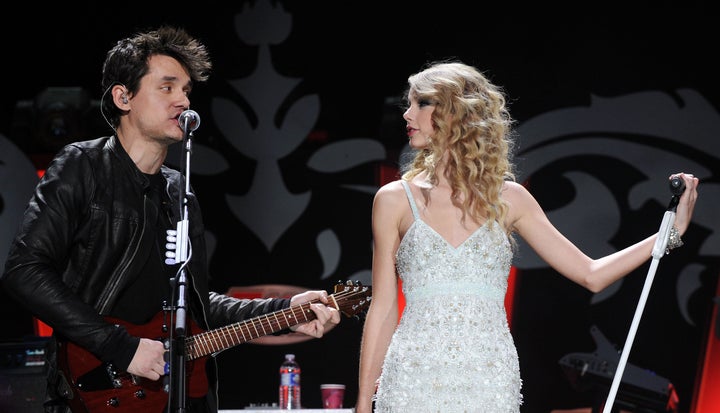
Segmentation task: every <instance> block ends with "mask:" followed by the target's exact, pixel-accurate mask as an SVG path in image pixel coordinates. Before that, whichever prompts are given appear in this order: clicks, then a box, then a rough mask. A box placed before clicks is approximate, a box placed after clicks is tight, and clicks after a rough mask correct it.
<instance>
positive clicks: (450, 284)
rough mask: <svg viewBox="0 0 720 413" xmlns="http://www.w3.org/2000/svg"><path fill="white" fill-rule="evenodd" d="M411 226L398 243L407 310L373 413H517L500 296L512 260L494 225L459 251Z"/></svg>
mask: <svg viewBox="0 0 720 413" xmlns="http://www.w3.org/2000/svg"><path fill="white" fill-rule="evenodd" d="M402 184H403V185H404V187H405V191H406V192H407V196H408V200H409V202H410V206H411V208H412V212H413V215H414V217H415V221H414V222H413V224H412V225H411V226H410V228H409V229H408V231H407V233H406V234H405V237H403V239H402V241H401V242H400V246H399V248H398V251H397V257H396V258H397V264H396V265H397V270H398V274H399V275H400V277H401V279H402V282H403V284H402V285H403V294H404V296H405V309H404V312H403V314H402V318H401V320H400V323H399V324H398V327H397V329H396V331H395V333H394V335H393V338H392V341H391V342H390V346H389V348H388V351H387V355H386V357H385V361H384V364H383V369H382V374H381V376H380V383H379V386H378V390H377V393H376V399H375V412H377V413H390V412H392V413H422V412H441V413H455V412H465V413H470V412H482V413H518V412H519V411H520V405H521V403H522V395H521V392H520V390H521V384H522V383H521V379H520V366H519V363H518V357H517V350H516V348H515V343H514V342H513V339H512V336H511V335H510V329H509V327H508V323H507V315H506V312H505V305H504V300H505V292H506V290H507V278H508V274H509V271H510V265H511V261H512V249H511V246H510V243H509V240H508V238H507V236H506V235H505V233H504V232H503V230H502V229H501V228H500V226H499V225H498V224H495V225H492V226H491V225H489V223H485V224H484V225H483V226H481V227H480V228H478V229H477V230H476V231H475V232H474V233H473V234H472V235H471V236H470V237H468V239H467V240H465V241H464V242H463V243H462V244H461V245H459V246H458V247H457V248H455V247H453V246H452V245H450V244H449V243H448V242H447V241H446V240H445V239H444V238H443V237H442V236H440V234H438V233H437V232H436V231H435V230H433V229H432V228H431V227H430V226H429V225H427V224H426V223H425V222H423V221H422V220H421V219H420V217H419V214H418V210H417V205H416V204H415V199H414V198H413V195H412V193H411V192H410V188H409V186H408V184H407V183H406V182H404V181H403V182H402Z"/></svg>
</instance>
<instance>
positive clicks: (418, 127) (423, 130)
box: [403, 95, 435, 149]
mask: <svg viewBox="0 0 720 413" xmlns="http://www.w3.org/2000/svg"><path fill="white" fill-rule="evenodd" d="M409 101H410V106H409V107H408V108H407V110H406V111H405V113H403V119H405V121H406V122H407V126H406V128H407V135H408V139H410V142H409V144H410V147H411V148H413V149H422V148H424V147H426V146H427V145H428V144H429V143H430V139H431V138H432V136H433V134H434V133H435V127H434V125H433V121H432V117H431V115H432V113H433V111H434V110H435V105H434V104H433V103H432V102H430V101H427V100H422V99H421V100H420V101H418V100H417V99H416V98H415V97H413V96H412V95H410V96H409Z"/></svg>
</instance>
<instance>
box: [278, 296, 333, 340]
mask: <svg viewBox="0 0 720 413" xmlns="http://www.w3.org/2000/svg"><path fill="white" fill-rule="evenodd" d="M316 299H319V300H320V302H322V304H320V303H314V304H310V309H311V310H312V311H313V312H314V313H315V315H316V316H317V318H316V319H315V320H311V321H308V322H306V323H302V324H297V325H294V326H292V327H290V330H291V331H295V332H298V333H303V334H305V335H308V336H312V337H315V338H320V337H322V336H323V334H325V333H327V332H328V331H330V330H332V329H333V328H334V327H335V326H336V325H338V323H340V312H339V311H338V310H337V308H335V307H331V306H328V305H327V304H328V302H329V301H328V293H327V291H322V290H319V291H306V292H304V293H300V294H296V295H294V296H293V297H292V298H290V306H294V305H299V304H303V303H306V302H308V301H312V300H316Z"/></svg>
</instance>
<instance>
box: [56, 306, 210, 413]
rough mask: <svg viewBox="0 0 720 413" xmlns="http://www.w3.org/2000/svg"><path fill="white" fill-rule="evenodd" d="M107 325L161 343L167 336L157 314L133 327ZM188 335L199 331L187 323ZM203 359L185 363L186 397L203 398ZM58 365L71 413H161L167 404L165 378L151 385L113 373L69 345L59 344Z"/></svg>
mask: <svg viewBox="0 0 720 413" xmlns="http://www.w3.org/2000/svg"><path fill="white" fill-rule="evenodd" d="M106 320H107V321H108V322H111V323H113V324H118V325H122V326H125V328H126V329H127V330H128V332H129V333H130V334H131V335H133V336H136V337H148V338H156V339H158V340H161V341H164V340H166V339H167V338H168V333H167V332H165V331H163V330H164V328H163V326H167V319H166V316H165V314H164V313H158V314H157V315H156V316H155V317H154V318H153V319H152V320H151V321H150V322H149V323H147V324H143V325H134V324H130V323H126V322H123V321H121V320H117V319H113V318H110V317H108V318H106ZM190 331H191V332H192V333H193V334H195V333H198V332H200V331H201V329H200V328H199V327H198V326H197V324H194V323H192V322H191V324H190ZM205 361H206V359H205V358H200V359H197V360H192V361H188V362H187V363H186V378H187V379H186V384H187V394H188V395H189V397H192V398H196V397H203V396H205V394H207V391H208V381H207V376H206V375H205ZM58 365H59V367H60V369H61V370H62V371H63V372H64V373H65V374H66V375H67V379H68V381H69V382H70V385H71V387H72V389H73V391H72V395H71V396H70V397H71V398H70V400H69V404H70V408H71V410H72V411H73V413H106V412H107V413H111V412H112V413H123V412H125V413H146V412H147V413H162V412H163V411H165V408H166V406H167V402H168V400H169V393H168V391H166V385H167V383H168V379H166V378H167V377H168V376H163V377H160V379H159V380H157V381H153V380H150V379H146V378H143V377H136V376H133V375H131V374H129V373H127V372H124V371H117V370H116V369H115V368H114V366H112V365H111V364H109V363H103V362H101V361H100V360H99V359H97V358H96V357H95V356H93V355H92V354H91V353H90V352H88V351H86V350H85V349H83V348H82V347H80V346H77V345H75V344H73V343H71V342H62V341H61V342H59V344H58Z"/></svg>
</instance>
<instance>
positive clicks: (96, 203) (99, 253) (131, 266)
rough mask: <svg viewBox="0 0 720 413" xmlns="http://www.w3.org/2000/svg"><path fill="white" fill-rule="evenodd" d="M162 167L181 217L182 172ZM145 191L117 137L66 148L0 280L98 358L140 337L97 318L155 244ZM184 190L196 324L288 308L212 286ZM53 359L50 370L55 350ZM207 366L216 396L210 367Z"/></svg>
mask: <svg viewBox="0 0 720 413" xmlns="http://www.w3.org/2000/svg"><path fill="white" fill-rule="evenodd" d="M161 172H162V174H163V175H164V176H165V179H166V180H167V182H168V188H167V189H168V191H169V199H170V200H171V203H172V204H173V205H171V208H170V210H171V211H173V212H175V213H174V215H179V212H177V211H179V210H180V209H179V208H178V205H177V204H178V202H179V199H180V197H179V194H180V190H181V189H182V188H184V185H182V186H181V184H180V183H181V180H182V175H181V174H180V173H179V172H178V171H175V170H172V169H170V168H167V167H165V166H163V167H162V170H161ZM148 189H149V180H148V179H147V177H145V176H144V175H143V174H142V173H141V172H140V170H138V169H137V167H136V166H135V164H134V163H133V161H132V160H131V159H130V157H129V155H128V154H127V153H126V152H125V150H124V149H123V147H122V145H120V143H119V141H118V139H117V138H116V137H115V136H112V137H103V138H98V139H95V140H91V141H85V142H77V143H73V144H70V145H68V146H66V147H65V148H63V149H62V150H61V151H60V152H59V153H58V154H57V156H56V157H55V159H54V160H53V161H52V163H51V164H50V166H49V167H48V169H47V171H46V173H45V175H44V176H43V178H42V179H41V181H40V183H39V184H38V186H37V188H36V190H35V192H34V194H33V196H32V198H31V200H30V202H29V204H28V208H27V210H26V212H25V215H24V218H23V220H22V222H21V226H20V229H19V232H18V234H17V236H16V238H15V240H14V242H13V244H12V246H11V248H10V252H9V255H8V258H7V261H6V263H5V271H4V274H2V276H1V278H0V281H1V282H2V285H3V287H4V288H6V290H7V291H8V293H9V294H10V295H11V296H13V297H14V298H15V299H17V301H18V302H19V303H22V304H23V305H25V306H26V307H27V308H28V309H29V310H30V311H31V312H32V313H33V314H34V315H35V316H36V317H38V318H39V319H41V320H43V321H44V322H45V323H47V324H48V325H50V327H52V328H53V332H54V334H57V335H60V336H62V337H64V338H66V339H68V340H70V341H72V342H74V343H76V344H77V345H79V346H81V347H83V348H84V349H87V351H89V352H91V353H92V354H94V355H95V356H96V357H98V359H100V360H103V361H108V362H109V361H113V360H108V359H107V358H108V356H107V355H108V353H111V352H112V351H111V350H112V349H115V350H116V349H117V348H118V346H124V345H127V346H136V345H137V338H133V337H130V336H129V335H128V334H127V333H126V332H124V329H122V328H120V327H118V326H116V325H114V324H111V323H108V322H106V321H105V319H104V318H103V317H102V316H101V315H102V314H107V312H108V311H109V310H110V309H111V308H112V307H113V305H114V304H115V301H114V300H116V298H117V296H118V294H117V293H118V291H119V290H120V289H122V288H123V286H124V285H125V284H126V283H127V282H128V279H129V277H131V276H132V275H133V274H137V271H138V268H139V267H140V266H141V265H142V262H141V261H143V260H144V258H145V256H144V252H145V251H148V250H149V249H150V248H152V247H154V242H155V241H154V235H155V234H153V236H152V237H151V236H149V235H148V233H149V232H153V231H154V230H153V229H148V230H147V231H146V226H145V223H146V222H147V221H148V220H149V219H154V218H155V214H157V213H158V210H157V208H156V207H155V206H154V204H152V203H151V202H150V201H149V200H148V197H147V196H146V193H147V191H148ZM186 197H187V199H188V202H187V205H188V216H189V222H190V228H189V237H190V240H191V248H192V255H191V257H190V260H189V266H188V270H187V275H188V277H189V278H191V279H192V288H191V289H189V290H190V293H191V294H193V301H194V302H198V303H201V307H202V314H201V315H196V316H195V318H196V321H197V322H198V325H199V326H200V327H202V328H203V329H211V328H217V327H222V326H225V325H227V324H231V323H234V322H237V321H242V320H245V319H248V318H250V317H254V316H257V315H260V314H264V313H266V312H270V311H275V310H278V309H281V308H286V307H287V306H288V305H289V300H288V299H267V300H239V299H236V298H232V297H228V296H225V295H221V294H216V293H213V292H210V290H209V285H208V282H209V276H208V263H207V255H206V246H205V241H204V231H205V230H204V225H203V222H202V216H201V212H200V207H199V204H198V202H197V199H196V198H195V197H194V196H192V195H191V194H190V195H186ZM173 219H174V221H173V222H177V220H178V217H177V216H175V217H173ZM151 222H154V221H151ZM148 239H149V240H150V241H148ZM150 242H152V243H153V244H152V245H150ZM119 328H120V331H118V329H119ZM131 348H132V349H133V350H132V352H134V348H135V347H131ZM49 356H50V361H51V363H50V364H51V366H50V367H51V369H50V370H51V376H53V374H54V373H55V372H54V371H53V370H54V368H53V367H54V365H53V364H54V362H55V360H54V349H51V350H49ZM115 361H117V360H115ZM127 362H129V360H127ZM210 364H211V363H208V365H209V367H210V369H211V370H212V371H213V374H211V377H210V378H211V380H210V383H211V385H212V387H213V389H211V390H212V391H211V393H212V394H211V396H213V395H215V394H214V392H215V391H216V383H215V381H216V380H215V377H212V376H213V375H214V370H215V369H214V365H212V366H211V365H210ZM118 367H120V368H126V367H127V365H124V366H118ZM53 380H54V378H53V377H51V382H52V381H53ZM215 402H216V401H215ZM215 404H216V403H215Z"/></svg>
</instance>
